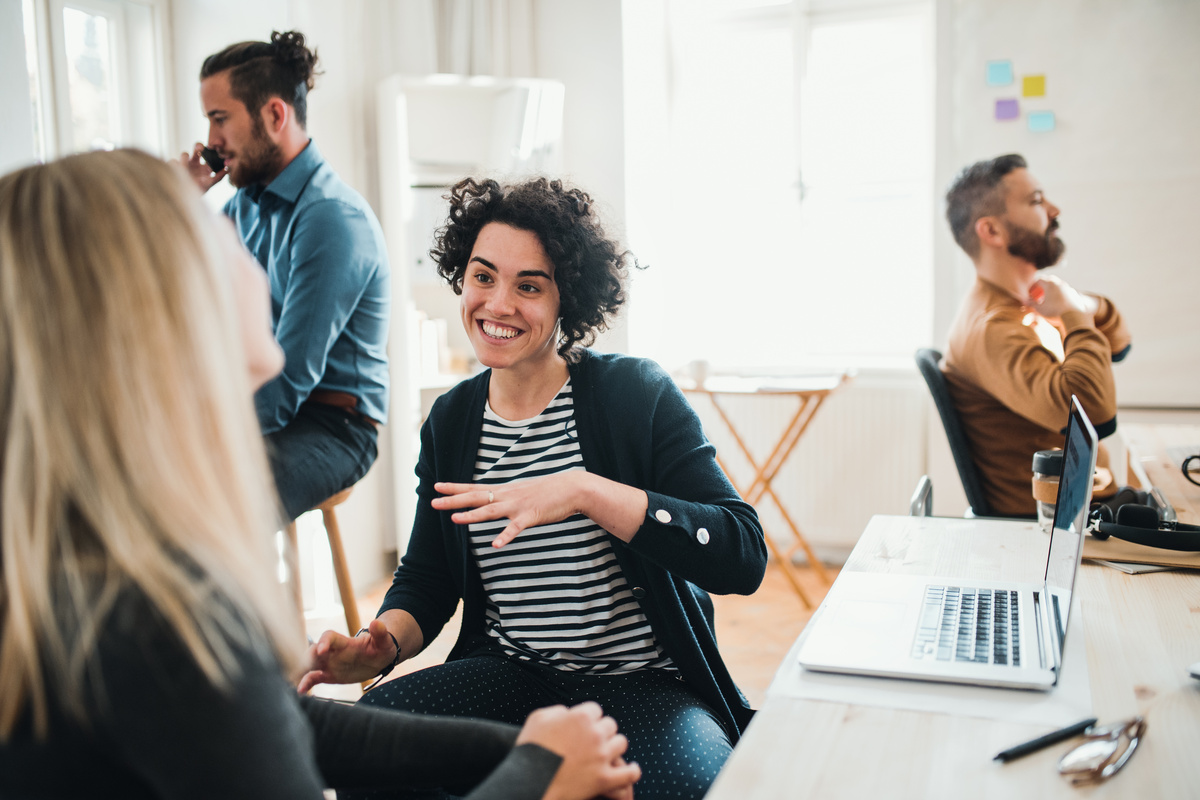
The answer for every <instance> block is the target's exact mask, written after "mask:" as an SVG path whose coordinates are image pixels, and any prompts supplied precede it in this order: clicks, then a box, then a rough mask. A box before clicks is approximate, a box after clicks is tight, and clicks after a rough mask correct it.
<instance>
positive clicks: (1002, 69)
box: [987, 61, 1013, 86]
mask: <svg viewBox="0 0 1200 800" xmlns="http://www.w3.org/2000/svg"><path fill="white" fill-rule="evenodd" d="M1012 82H1013V68H1012V62H1011V61H989V62H987V85H988V86H1011V85H1012Z"/></svg>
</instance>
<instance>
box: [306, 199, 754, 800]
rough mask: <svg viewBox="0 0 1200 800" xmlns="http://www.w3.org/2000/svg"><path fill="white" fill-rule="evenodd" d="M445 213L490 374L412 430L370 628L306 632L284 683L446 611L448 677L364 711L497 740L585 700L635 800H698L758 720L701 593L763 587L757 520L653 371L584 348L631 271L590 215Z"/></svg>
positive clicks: (381, 657) (532, 207) (443, 259)
mask: <svg viewBox="0 0 1200 800" xmlns="http://www.w3.org/2000/svg"><path fill="white" fill-rule="evenodd" d="M448 199H449V200H450V216H449V219H448V220H447V222H446V224H445V226H444V227H443V228H441V230H439V231H438V234H437V241H436V244H435V245H434V248H433V250H432V251H431V254H432V255H433V257H434V259H435V261H436V262H437V264H438V271H439V272H440V273H441V275H442V277H443V278H445V279H446V281H447V282H448V283H449V284H450V286H451V287H452V288H453V289H454V291H455V292H456V293H457V294H458V295H459V296H460V298H461V300H460V313H461V316H462V322H463V326H464V327H465V328H466V332H467V337H468V339H469V340H470V342H471V346H472V348H473V349H474V351H475V356H476V358H477V359H478V360H479V362H480V364H482V365H483V366H484V367H487V369H486V370H485V371H483V372H482V373H480V374H479V375H477V376H475V377H473V378H470V379H468V380H466V381H463V382H462V383H460V384H459V385H458V386H457V387H455V388H454V389H452V390H451V391H449V392H448V393H447V394H445V395H444V396H443V397H441V398H440V399H439V400H438V401H437V403H435V405H434V407H433V410H432V411H431V413H430V415H429V419H428V420H427V421H426V423H425V425H424V427H423V428H422V430H421V456H420V460H419V463H418V465H417V475H418V477H419V479H420V485H419V488H418V495H419V499H418V507H417V514H416V519H415V520H414V524H413V531H412V537H411V539H410V543H409V547H408V552H407V553H406V554H405V556H404V559H403V562H402V563H401V566H400V567H399V569H397V570H396V575H395V579H394V581H393V583H392V586H391V589H389V591H388V593H387V595H386V597H385V598H384V601H383V606H382V608H381V609H380V612H379V615H378V618H377V619H375V620H373V621H372V622H371V625H370V627H369V629H368V631H367V634H368V635H366V636H356V637H347V636H343V635H341V634H338V633H335V632H332V631H327V632H326V633H325V634H323V635H322V637H321V639H320V640H319V641H318V642H317V644H316V645H314V647H313V650H312V658H313V663H314V664H315V665H316V667H315V669H314V670H313V671H312V672H310V673H309V675H308V677H307V678H306V679H305V681H304V682H302V684H301V686H302V687H303V688H307V687H308V686H311V685H313V684H315V683H320V682H322V681H335V682H354V681H360V680H364V679H366V678H370V677H372V676H373V675H375V674H377V673H379V672H380V671H381V670H386V669H388V668H389V666H390V665H391V661H392V659H393V657H395V655H396V652H395V647H398V648H399V650H400V656H399V657H400V658H409V657H411V656H413V655H415V654H416V653H417V652H419V651H420V650H421V649H422V648H423V647H424V646H425V645H426V644H428V643H429V642H431V641H432V640H433V639H434V637H436V636H437V634H438V632H439V631H440V630H441V628H442V627H443V626H444V625H445V624H446V622H447V620H448V619H449V618H450V617H451V615H452V614H453V613H454V611H455V609H456V607H457V606H458V603H459V600H460V599H461V600H462V601H463V612H462V628H461V630H460V632H459V637H458V642H457V643H456V645H455V646H454V649H453V650H452V651H451V653H450V657H449V660H448V661H447V662H446V663H445V664H442V665H439V666H435V667H430V668H428V669H425V670H421V671H419V672H415V673H412V674H410V675H406V676H404V677H401V678H398V679H396V680H394V681H391V682H389V683H384V684H381V685H380V686H379V687H378V688H377V689H374V690H372V691H371V692H368V693H367V694H366V695H365V696H364V698H363V700H362V702H363V703H367V704H372V705H376V706H380V707H394V708H399V709H405V710H409V711H416V712H420V713H435V714H454V715H457V716H470V717H482V718H485V719H493V720H499V721H504V720H511V719H518V718H520V717H521V716H522V715H523V714H525V713H527V712H528V710H529V709H532V708H536V707H537V706H539V705H544V704H545V703H546V702H553V703H573V702H580V701H584V700H592V701H596V702H598V703H600V705H601V707H602V708H604V709H605V711H606V712H608V713H609V714H611V715H612V716H613V718H614V719H616V720H617V722H618V724H619V725H620V729H621V731H622V732H623V733H624V734H625V735H626V736H627V737H628V740H629V751H628V753H629V756H630V757H631V758H634V759H636V760H637V761H638V763H639V764H640V765H641V767H642V775H643V777H642V780H641V782H639V783H638V785H637V790H636V794H637V797H638V798H639V800H646V799H647V798H667V797H682V798H698V797H702V796H703V795H704V793H705V792H706V791H707V790H708V787H709V786H710V785H711V783H712V781H713V779H714V778H715V777H716V774H717V772H718V771H719V770H720V768H721V765H722V764H724V763H725V759H726V758H727V757H728V755H729V753H730V751H731V749H732V747H733V743H734V742H736V741H737V738H738V736H739V735H740V733H741V731H742V730H743V729H744V728H745V726H746V724H747V723H748V722H749V719H750V715H751V714H752V712H751V710H750V709H749V708H748V707H747V705H746V701H745V699H744V698H743V697H742V695H741V693H740V692H739V691H738V689H737V686H735V685H734V682H733V679H732V678H731V677H730V676H729V672H728V670H726V668H725V665H724V663H723V662H722V660H721V656H720V653H718V651H717V644H716V639H715V638H714V636H713V627H712V620H711V602H710V601H709V598H708V596H707V594H705V591H712V592H718V593H722V594H724V593H731V592H736V593H741V594H749V593H751V592H753V591H754V590H755V589H757V588H758V585H759V583H760V581H761V580H762V576H763V570H764V569H765V567H766V546H765V543H764V540H763V533H762V527H761V525H760V524H759V521H758V517H757V515H756V514H755V512H754V509H753V508H751V507H750V506H749V505H748V504H746V503H745V502H743V501H742V499H741V498H740V497H738V494H737V492H736V491H735V490H734V488H733V487H732V486H731V485H730V483H729V481H728V480H727V479H726V477H725V474H724V473H723V472H722V471H721V469H720V467H718V466H717V463H716V458H715V454H714V451H713V448H712V445H711V444H710V443H709V442H708V440H707V439H706V438H705V436H704V432H703V430H702V429H701V427H700V421H699V419H698V418H697V417H696V414H695V412H694V411H693V410H692V408H691V406H690V405H688V402H687V400H685V399H684V397H683V394H682V393H681V392H680V390H679V388H678V387H676V386H675V384H674V382H673V381H672V380H671V378H670V377H669V376H668V375H667V374H666V373H665V372H664V371H663V370H662V368H661V367H659V366H658V365H657V364H655V363H654V362H652V361H648V360H646V359H641V358H631V357H629V356H622V355H615V354H600V353H595V352H593V351H591V350H589V349H587V345H588V344H590V343H591V342H592V341H594V339H595V336H596V333H597V332H598V331H600V330H602V329H603V328H604V327H605V325H606V324H607V323H608V321H609V320H610V319H611V318H612V316H613V315H614V314H615V313H616V311H617V310H618V308H619V307H620V305H621V303H622V302H623V301H624V299H625V295H624V290H623V286H622V282H623V279H624V278H625V275H626V271H627V269H628V266H629V265H631V264H633V265H636V263H637V262H636V259H634V258H633V256H632V255H631V254H629V253H627V252H625V251H623V250H622V249H621V248H620V247H618V246H617V244H616V243H615V242H614V241H613V240H611V239H609V238H608V237H607V236H606V235H605V233H604V230H603V228H602V227H601V224H600V222H599V220H598V219H597V218H596V215H595V206H594V204H593V202H592V200H591V198H590V197H589V196H588V195H587V194H586V193H584V192H583V191H580V190H579V189H573V188H567V187H565V186H564V185H563V184H562V183H561V182H559V181H549V180H546V179H544V178H538V179H534V180H530V181H527V182H524V183H520V184H517V185H515V186H502V185H500V184H499V183H497V182H495V181H490V180H485V181H480V180H474V179H467V180H464V181H461V182H460V183H458V184H457V185H456V186H455V187H454V188H453V190H452V191H451V193H450V196H449V198H448ZM393 637H394V641H395V646H393V644H392V642H393Z"/></svg>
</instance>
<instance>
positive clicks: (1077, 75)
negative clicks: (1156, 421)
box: [935, 0, 1200, 407]
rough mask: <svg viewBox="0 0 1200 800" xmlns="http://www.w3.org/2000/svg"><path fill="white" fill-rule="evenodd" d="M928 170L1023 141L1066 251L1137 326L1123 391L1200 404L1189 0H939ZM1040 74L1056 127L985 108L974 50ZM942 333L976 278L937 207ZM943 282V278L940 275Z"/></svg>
mask: <svg viewBox="0 0 1200 800" xmlns="http://www.w3.org/2000/svg"><path fill="white" fill-rule="evenodd" d="M938 17H939V51H938V57H939V69H940V75H939V135H938V143H937V145H938V147H937V152H938V175H937V184H938V186H939V188H941V189H942V190H943V191H944V188H945V187H946V186H948V185H949V183H950V181H951V180H952V178H953V175H954V173H955V172H956V171H957V170H958V169H960V168H961V167H962V166H965V165H966V164H968V163H970V162H972V161H975V160H978V159H980V158H987V157H991V156H995V155H999V154H1001V153H1007V152H1020V153H1023V154H1024V155H1025V157H1026V158H1027V159H1028V160H1029V162H1030V169H1031V171H1032V172H1033V173H1034V174H1035V175H1036V176H1037V177H1038V179H1039V180H1040V181H1041V182H1042V184H1043V186H1044V188H1045V190H1046V194H1047V196H1048V197H1049V198H1050V199H1051V200H1052V201H1053V202H1054V203H1055V204H1056V205H1058V206H1060V207H1061V209H1062V217H1061V218H1060V222H1061V224H1062V232H1061V235H1062V237H1063V239H1064V241H1066V242H1067V258H1066V263H1065V265H1063V266H1061V267H1059V268H1057V271H1058V272H1059V274H1061V275H1062V276H1063V277H1064V278H1065V279H1066V280H1068V281H1070V282H1071V283H1072V284H1073V285H1076V286H1078V287H1079V288H1084V289H1092V290H1094V291H1098V292H1101V293H1103V294H1106V295H1108V296H1110V297H1112V298H1113V299H1114V300H1116V301H1117V303H1118V306H1119V307H1120V308H1121V310H1122V312H1123V313H1124V315H1125V317H1126V318H1127V320H1128V323H1129V326H1130V329H1131V331H1132V333H1133V342H1134V344H1133V350H1132V352H1131V354H1130V356H1129V358H1128V359H1127V360H1126V361H1125V362H1124V363H1122V364H1120V365H1118V366H1117V367H1116V368H1115V374H1116V379H1117V388H1118V398H1119V402H1120V404H1121V405H1123V406H1191V407H1197V406H1200V346H1198V345H1200V314H1198V313H1196V299H1197V298H1198V297H1200V269H1198V268H1197V267H1198V266H1200V264H1198V263H1197V262H1198V258H1197V255H1196V248H1195V245H1194V242H1193V239H1194V237H1193V234H1192V231H1193V228H1192V226H1193V225H1194V224H1195V220H1196V219H1197V218H1198V217H1200V191H1198V190H1200V148H1197V147H1196V144H1195V140H1196V136H1195V132H1196V130H1197V129H1198V128H1200V92H1198V91H1197V90H1196V85H1197V82H1198V81H1200V46H1198V43H1200V3H1196V2H1179V1H1178V0H1106V1H1105V2H1094V1H1092V0H1055V2H1050V3H1047V2H1040V1H1039V0H938ZM991 59H1011V60H1012V62H1013V67H1014V71H1015V72H1016V75H1017V79H1018V81H1019V80H1020V76H1021V75H1022V74H1039V73H1040V74H1045V75H1046V77H1047V96H1046V97H1045V98H1042V99H1038V100H1031V101H1026V100H1024V99H1023V98H1021V103H1022V107H1025V106H1026V105H1027V104H1028V105H1029V106H1030V107H1037V108H1046V109H1051V110H1054V111H1055V113H1056V116H1057V122H1058V128H1057V130H1055V131H1053V132H1051V133H1042V134H1039V133H1031V132H1029V131H1028V130H1026V128H1025V126H1024V123H1023V121H1020V122H996V121H994V120H993V119H992V110H991V109H992V102H993V101H994V99H995V98H997V97H1000V96H1018V95H1019V86H1017V87H1015V89H1016V93H1013V92H1012V91H1008V90H1006V91H1004V92H1001V91H999V90H997V89H994V88H990V87H987V86H986V85H985V81H984V64H985V62H986V61H988V60H991ZM936 236H937V239H936V241H937V242H938V245H937V263H936V265H935V269H936V275H937V281H938V296H937V320H936V322H937V327H936V333H937V341H938V342H939V343H942V342H944V341H945V334H946V331H947V329H948V327H949V324H950V321H951V320H952V318H953V313H954V309H955V308H957V305H958V300H959V298H961V297H962V295H963V294H964V293H965V291H966V289H967V287H968V286H969V285H970V282H971V281H972V280H973V271H972V269H971V265H970V262H969V261H968V260H967V258H966V256H965V255H963V254H962V253H961V252H959V251H958V250H957V248H956V247H955V246H954V245H953V243H952V242H951V240H950V236H949V233H948V231H947V229H946V225H945V222H944V221H943V220H941V219H939V223H938V230H937V232H936ZM951 287H952V289H951Z"/></svg>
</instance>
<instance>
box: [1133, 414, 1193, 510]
mask: <svg viewBox="0 0 1200 800" xmlns="http://www.w3.org/2000/svg"><path fill="white" fill-rule="evenodd" d="M1117 430H1118V433H1119V434H1120V435H1121V438H1122V439H1123V440H1124V442H1125V447H1126V448H1128V451H1129V463H1130V467H1131V469H1132V472H1133V475H1131V476H1130V477H1131V482H1133V481H1132V478H1133V476H1136V477H1137V480H1138V482H1139V483H1143V484H1145V483H1147V482H1148V483H1149V484H1150V485H1151V486H1157V487H1158V488H1160V489H1162V490H1163V492H1164V493H1165V494H1166V496H1167V499H1168V500H1170V501H1171V505H1173V506H1175V513H1176V514H1178V515H1179V521H1180V522H1186V523H1188V524H1191V525H1200V486H1197V485H1195V484H1194V483H1190V482H1189V481H1188V480H1187V479H1186V478H1184V477H1183V472H1182V471H1181V470H1180V468H1179V467H1180V465H1181V464H1182V463H1183V459H1182V458H1177V457H1178V455H1179V452H1180V451H1181V450H1186V451H1188V455H1196V454H1197V453H1200V425H1168V424H1159V423H1153V424H1150V423H1145V424H1141V423H1134V424H1125V423H1121V426H1120V428H1118V429H1117ZM1143 488H1144V487H1143Z"/></svg>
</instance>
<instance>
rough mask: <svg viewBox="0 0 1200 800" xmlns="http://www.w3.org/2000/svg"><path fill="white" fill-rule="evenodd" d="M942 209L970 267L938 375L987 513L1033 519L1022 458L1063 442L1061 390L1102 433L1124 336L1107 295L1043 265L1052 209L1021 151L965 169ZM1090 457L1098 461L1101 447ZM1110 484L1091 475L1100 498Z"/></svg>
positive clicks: (1065, 411) (1053, 233) (1057, 251)
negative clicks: (971, 278) (970, 282)
mask: <svg viewBox="0 0 1200 800" xmlns="http://www.w3.org/2000/svg"><path fill="white" fill-rule="evenodd" d="M946 204H947V207H946V218H947V220H948V221H949V222H950V230H951V232H952V233H953V234H954V239H955V241H957V242H958V244H959V246H960V247H962V249H963V250H965V251H966V253H967V255H969V256H970V257H971V260H972V261H973V262H974V263H975V285H974V286H973V287H972V288H971V291H970V292H969V293H968V294H967V296H966V298H965V299H964V301H963V304H962V307H961V308H960V309H959V312H958V317H957V318H956V319H955V321H954V324H953V325H952V326H951V328H950V335H949V340H948V342H947V346H946V351H945V357H944V359H943V361H942V364H941V367H942V371H943V372H944V373H945V375H946V381H947V384H948V385H949V389H950V395H951V397H952V398H953V400H954V405H955V407H956V408H957V409H958V413H959V415H960V416H961V417H962V423H963V428H964V429H965V433H966V437H967V440H968V442H969V444H970V448H971V453H972V456H973V458H974V460H975V465H976V468H977V469H978V470H979V475H980V479H981V481H982V483H983V489H984V493H985V495H986V497H987V501H988V503H989V505H990V507H991V508H990V512H991V513H993V514H999V515H1006V516H1010V515H1011V516H1033V515H1034V514H1035V513H1036V504H1035V502H1034V500H1033V496H1032V494H1031V490H1030V475H1031V463H1032V460H1033V454H1034V453H1035V452H1037V451H1038V450H1049V449H1052V448H1055V447H1061V446H1062V441H1063V439H1062V437H1063V434H1062V431H1063V429H1064V428H1065V427H1066V424H1067V418H1068V416H1069V413H1070V408H1071V395H1073V394H1074V395H1077V396H1078V397H1079V401H1080V403H1082V404H1083V408H1084V410H1085V411H1086V412H1087V414H1088V416H1089V417H1090V418H1091V419H1092V421H1093V422H1094V423H1095V424H1096V430H1097V432H1098V433H1099V434H1100V437H1101V438H1103V437H1105V436H1107V435H1109V434H1111V433H1112V432H1113V431H1115V430H1116V427H1117V418H1116V417H1117V393H1116V386H1115V384H1114V381H1113V372H1112V365H1113V362H1115V361H1120V360H1121V359H1123V358H1124V357H1125V355H1126V354H1127V353H1128V352H1129V347H1130V336H1129V331H1128V329H1127V328H1126V326H1125V323H1124V321H1123V320H1122V319H1121V315H1120V313H1119V312H1118V311H1117V308H1116V306H1114V305H1113V303H1112V301H1110V300H1109V299H1108V298H1105V297H1101V296H1099V295H1096V294H1089V293H1084V292H1080V291H1077V290H1076V289H1074V288H1073V287H1071V286H1070V285H1068V284H1067V282H1066V281H1064V280H1062V279H1061V278H1058V277H1055V276H1052V275H1046V274H1045V273H1044V272H1043V271H1042V270H1044V269H1046V268H1047V267H1051V266H1053V265H1055V264H1057V263H1058V262H1059V259H1061V258H1062V255H1063V252H1064V251H1065V249H1066V245H1065V244H1064V243H1063V241H1062V240H1061V239H1060V238H1058V235H1057V230H1058V227H1059V224H1058V215H1059V210H1058V207H1057V206H1055V205H1054V204H1053V203H1051V202H1050V201H1049V200H1047V199H1046V196H1045V193H1044V192H1043V191H1042V187H1041V185H1040V184H1039V183H1038V182H1037V180H1036V179H1035V178H1034V177H1033V175H1032V174H1030V172H1029V170H1028V168H1027V165H1026V163H1025V159H1024V158H1022V157H1021V156H1019V155H1015V154H1012V155H1004V156H999V157H997V158H994V159H990V160H987V161H980V162H978V163H976V164H972V165H971V166H969V167H967V168H966V169H964V170H963V171H962V172H961V173H960V174H959V176H958V177H957V178H956V179H955V181H954V184H953V186H951V187H950V191H949V192H947V194H946ZM1100 458H1101V463H1102V464H1103V463H1107V459H1106V456H1105V454H1104V453H1103V446H1101V456H1100ZM1102 474H1107V471H1103V473H1102ZM1106 481H1107V484H1109V485H1105V482H1106ZM1111 483H1112V481H1111V477H1107V478H1102V479H1099V480H1098V485H1097V487H1096V492H1097V493H1098V496H1099V497H1101V498H1102V497H1104V496H1105V495H1106V493H1107V494H1111V493H1112V492H1113V491H1115V487H1114V486H1111Z"/></svg>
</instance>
